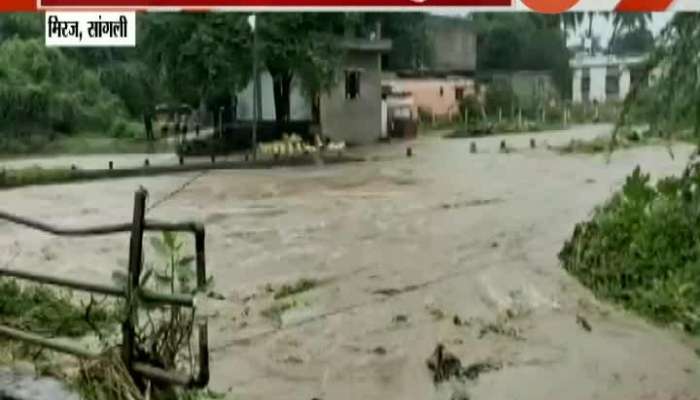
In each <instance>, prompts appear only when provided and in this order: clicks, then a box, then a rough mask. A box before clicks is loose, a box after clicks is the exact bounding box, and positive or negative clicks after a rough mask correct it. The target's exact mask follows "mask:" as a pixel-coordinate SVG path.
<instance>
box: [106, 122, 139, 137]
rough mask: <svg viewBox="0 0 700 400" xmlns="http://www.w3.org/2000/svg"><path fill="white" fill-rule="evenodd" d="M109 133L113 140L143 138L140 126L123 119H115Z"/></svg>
mask: <svg viewBox="0 0 700 400" xmlns="http://www.w3.org/2000/svg"><path fill="white" fill-rule="evenodd" d="M109 133H110V134H111V135H112V136H113V137H115V138H122V139H124V138H129V139H134V138H139V137H140V138H143V137H144V136H145V133H144V128H143V125H142V124H138V123H136V122H132V121H129V120H126V119H123V118H119V119H115V120H114V122H112V126H111V127H110V128H109Z"/></svg>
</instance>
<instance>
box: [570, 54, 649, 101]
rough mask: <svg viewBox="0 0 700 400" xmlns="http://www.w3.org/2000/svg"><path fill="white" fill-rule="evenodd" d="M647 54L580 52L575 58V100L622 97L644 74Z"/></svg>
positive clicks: (573, 83)
mask: <svg viewBox="0 0 700 400" xmlns="http://www.w3.org/2000/svg"><path fill="white" fill-rule="evenodd" d="M646 60H647V56H646V55H639V56H626V57H619V56H613V55H587V54H580V55H577V56H576V57H575V58H574V59H572V60H571V62H570V65H571V69H572V72H573V82H572V100H573V102H574V103H587V102H594V101H597V102H600V103H602V102H606V101H622V100H624V99H625V97H626V96H627V93H629V91H630V88H632V86H633V85H635V84H636V82H637V81H639V80H640V79H641V77H642V71H643V68H644V63H645V62H646Z"/></svg>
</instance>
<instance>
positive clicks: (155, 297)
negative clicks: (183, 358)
mask: <svg viewBox="0 0 700 400" xmlns="http://www.w3.org/2000/svg"><path fill="white" fill-rule="evenodd" d="M146 197H147V192H146V190H145V189H139V190H138V191H136V193H135V195H134V213H133V220H132V222H131V223H125V224H117V225H102V226H94V227H88V228H60V227H55V226H51V225H48V224H44V223H42V222H39V221H34V220H31V219H27V218H23V217H18V216H15V215H12V214H9V213H6V212H2V211H0V220H5V221H9V222H12V223H15V224H19V225H24V226H27V227H29V228H32V229H36V230H39V231H43V232H47V233H50V234H53V235H57V236H72V237H85V236H99V235H109V234H114V233H124V232H130V233H131V238H130V243H129V267H128V271H127V284H126V287H125V288H119V287H116V286H110V285H102V284H96V283H91V282H84V281H78V280H73V279H67V278H59V277H52V276H48V275H42V274H36V273H31V272H25V271H19V270H13V269H9V268H0V277H3V276H6V277H12V278H16V279H22V280H29V281H34V282H39V283H43V284H50V285H55V286H60V287H65V288H70V289H75V290H82V291H86V292H90V293H97V294H101V295H105V296H112V297H120V298H124V299H125V300H126V304H127V307H126V310H127V315H126V317H125V321H124V322H123V324H122V349H121V350H122V358H123V360H124V363H125V365H126V366H127V368H128V369H129V371H130V372H131V373H132V374H136V375H139V376H142V377H144V378H147V379H152V380H156V381H162V382H167V383H172V384H177V385H182V386H187V387H205V386H206V385H207V384H208V383H209V345H208V338H207V322H206V319H204V320H203V321H197V322H196V323H197V324H198V339H199V365H198V371H197V374H196V375H195V374H193V375H191V376H190V375H184V374H182V373H180V372H178V371H166V370H164V369H162V368H158V367H154V366H152V365H148V364H145V363H142V362H138V361H136V360H134V351H135V348H134V347H135V336H136V333H135V321H136V315H137V313H138V306H137V304H138V301H136V300H144V301H147V302H150V303H157V304H168V305H172V306H180V307H189V308H195V298H194V296H192V295H186V294H166V293H158V292H154V291H150V290H146V289H145V288H142V287H140V281H141V280H140V277H141V270H142V266H143V234H144V232H145V231H160V232H186V233H191V234H193V235H194V239H195V252H196V257H195V259H196V261H195V262H196V274H197V288H198V291H201V290H204V289H205V287H206V284H207V276H206V264H205V255H204V227H203V226H202V225H201V224H197V223H192V222H184V223H168V222H158V221H151V220H147V219H145V214H146ZM193 323H195V322H194V321H193ZM0 335H4V336H7V337H9V338H12V339H15V340H20V341H24V342H27V343H30V344H33V345H37V346H41V347H46V348H49V349H52V350H55V351H59V352H63V353H68V354H72V355H74V356H78V357H82V358H94V357H98V356H99V355H100V354H99V353H95V352H92V351H89V350H86V349H84V348H82V347H79V346H77V345H74V344H71V343H67V342H65V341H58V340H55V339H49V338H45V337H42V336H40V335H37V334H34V333H31V332H25V331H21V330H18V329H14V328H12V327H9V326H5V325H2V324H0Z"/></svg>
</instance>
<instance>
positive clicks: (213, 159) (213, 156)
mask: <svg viewBox="0 0 700 400" xmlns="http://www.w3.org/2000/svg"><path fill="white" fill-rule="evenodd" d="M215 162H216V155H214V154H212V155H211V163H212V164H214V163H215Z"/></svg>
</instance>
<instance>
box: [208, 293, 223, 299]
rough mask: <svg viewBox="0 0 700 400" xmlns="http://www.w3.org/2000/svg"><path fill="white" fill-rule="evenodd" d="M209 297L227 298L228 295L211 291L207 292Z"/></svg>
mask: <svg viewBox="0 0 700 400" xmlns="http://www.w3.org/2000/svg"><path fill="white" fill-rule="evenodd" d="M207 297H209V298H210V299H214V300H226V296H224V295H223V294H221V293H218V292H209V293H207Z"/></svg>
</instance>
